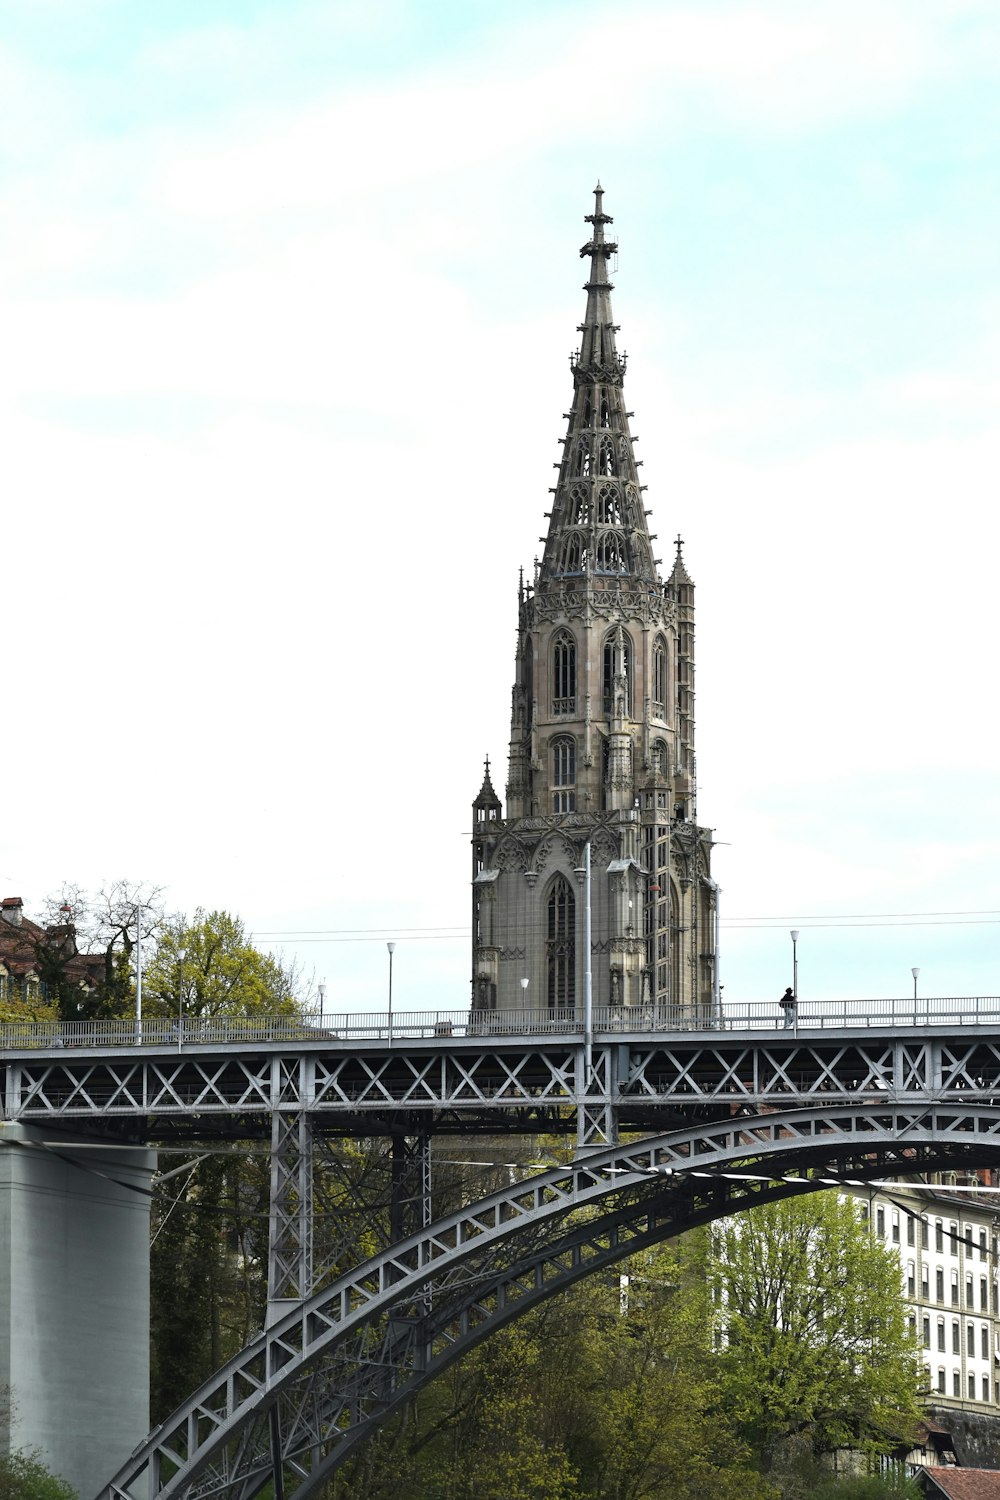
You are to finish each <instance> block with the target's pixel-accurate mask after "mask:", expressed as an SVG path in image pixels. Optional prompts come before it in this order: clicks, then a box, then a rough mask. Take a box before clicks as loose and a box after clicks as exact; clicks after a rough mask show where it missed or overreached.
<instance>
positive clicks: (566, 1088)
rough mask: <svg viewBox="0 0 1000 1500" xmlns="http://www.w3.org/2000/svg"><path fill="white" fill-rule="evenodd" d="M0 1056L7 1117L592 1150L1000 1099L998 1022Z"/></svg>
mask: <svg viewBox="0 0 1000 1500" xmlns="http://www.w3.org/2000/svg"><path fill="white" fill-rule="evenodd" d="M2 1068H3V1084H4V1095H3V1099H4V1117H5V1118H6V1119H8V1120H23V1121H25V1122H29V1121H30V1122H43V1121H51V1122H58V1121H81V1120H88V1121H91V1122H93V1121H96V1120H101V1121H104V1122H106V1123H113V1122H116V1121H117V1122H120V1123H121V1124H122V1125H125V1126H127V1127H128V1128H129V1129H130V1131H133V1132H136V1133H145V1132H146V1131H148V1130H150V1129H151V1128H152V1127H151V1122H152V1121H153V1120H154V1119H155V1122H156V1125H155V1129H156V1131H157V1133H158V1135H159V1138H160V1139H163V1138H164V1136H163V1132H164V1131H167V1130H170V1131H171V1132H172V1133H173V1134H174V1135H175V1136H184V1135H187V1136H188V1137H198V1136H204V1135H205V1134H206V1133H212V1132H214V1133H216V1134H229V1135H231V1136H245V1135H247V1134H256V1135H260V1134H261V1133H262V1132H263V1131H265V1130H266V1131H269V1130H270V1124H271V1118H272V1116H273V1115H274V1114H275V1112H277V1111H281V1112H285V1113H299V1112H303V1111H304V1112H306V1113H308V1114H309V1116H310V1118H311V1120H312V1122H313V1125H314V1128H319V1129H321V1130H323V1131H326V1132H329V1133H333V1134H337V1133H339V1134H343V1135H355V1136H361V1135H382V1134H384V1135H392V1134H393V1133H398V1132H399V1131H400V1130H401V1129H403V1130H404V1131H405V1133H407V1134H420V1133H439V1132H441V1131H446V1130H452V1131H456V1132H461V1131H465V1130H471V1129H482V1130H490V1131H494V1132H495V1131H499V1130H513V1131H515V1132H519V1133H522V1134H529V1133H535V1132H538V1131H543V1130H544V1131H551V1130H563V1131H575V1132H576V1134H577V1140H578V1143H579V1145H580V1146H586V1147H588V1148H589V1147H592V1146H594V1145H600V1144H607V1143H609V1142H613V1140H614V1139H615V1136H616V1134H617V1132H618V1131H620V1130H625V1129H646V1130H649V1129H655V1128H656V1127H657V1125H658V1124H659V1125H661V1126H662V1124H663V1122H664V1120H670V1121H671V1122H678V1123H679V1122H680V1120H681V1119H683V1117H684V1114H685V1112H686V1111H688V1110H690V1109H693V1108H699V1109H701V1108H703V1107H704V1106H711V1107H713V1108H717V1109H720V1110H728V1109H731V1108H733V1107H734V1106H735V1107H740V1108H748V1109H751V1110H754V1111H756V1110H759V1109H763V1108H784V1107H787V1106H788V1105H789V1104H792V1103H796V1102H798V1103H802V1104H807V1103H810V1102H816V1103H823V1104H837V1103H840V1102H845V1101H852V1100H855V1099H857V1098H858V1097H859V1096H860V1097H862V1098H869V1097H870V1098H872V1099H875V1098H878V1097H880V1096H881V1097H884V1098H890V1099H893V1100H905V1099H908V1098H911V1099H915V1100H916V1099H924V1100H927V1099H935V1100H938V1099H946V1098H954V1099H962V1100H976V1099H989V1098H996V1097H1000V1039H998V1036H997V1032H996V1031H994V1030H983V1031H976V1032H970V1031H969V1030H968V1029H962V1030H959V1031H954V1030H952V1031H949V1030H948V1029H946V1028H940V1029H938V1030H933V1031H928V1032H924V1033H920V1032H914V1031H912V1030H910V1031H909V1032H908V1033H899V1034H895V1035H894V1034H888V1035H883V1034H882V1033H880V1032H877V1031H874V1030H871V1029H869V1028H865V1029H864V1030H861V1031H859V1032H857V1033H856V1034H854V1035H850V1034H848V1033H846V1032H845V1031H843V1030H841V1031H839V1032H837V1033H820V1034H815V1035H812V1036H809V1037H803V1036H795V1035H793V1034H789V1033H781V1034H776V1033H773V1032H768V1033H765V1034H762V1035H759V1036H750V1035H742V1036H733V1035H727V1036H718V1035H715V1034H712V1033H698V1032H687V1033H673V1034H670V1035H663V1034H660V1033H646V1032H642V1033H634V1034H631V1035H621V1036H616V1037H614V1038H609V1037H598V1038H597V1039H595V1042H594V1046H593V1061H592V1066H591V1068H590V1070H589V1072H585V1049H584V1046H583V1044H582V1042H580V1041H578V1040H577V1041H567V1040H566V1039H564V1038H544V1039H539V1038H500V1039H492V1040H490V1041H488V1042H487V1041H484V1040H479V1041H471V1040H467V1041H456V1040H455V1039H454V1038H428V1039H426V1040H423V1041H411V1042H407V1043H405V1044H404V1043H395V1042H394V1043H393V1046H392V1048H391V1049H390V1048H389V1047H388V1044H381V1045H377V1044H373V1045H372V1046H370V1047H369V1048H367V1049H359V1048H357V1047H353V1046H350V1045H348V1044H346V1043H344V1042H342V1041H340V1040H330V1039H326V1040H324V1041H322V1042H313V1041H311V1042H308V1043H305V1042H302V1041H300V1040H296V1041H291V1042H283V1043H277V1042H275V1043H269V1044H266V1045H264V1044H258V1045H256V1046H253V1047H250V1046H239V1047H236V1046H233V1047H216V1048H215V1049H214V1050H211V1049H201V1050H199V1051H198V1052H197V1053H196V1054H192V1055H188V1054H185V1053H178V1052H177V1050H176V1049H174V1050H173V1051H167V1052H163V1053H159V1052H156V1051H155V1050H153V1049H150V1050H148V1051H147V1050H146V1049H143V1051H142V1053H141V1054H137V1053H136V1052H135V1050H132V1051H130V1052H118V1053H116V1052H103V1053H86V1052H83V1051H79V1052H75V1051H69V1050H66V1051H62V1052H60V1053H57V1054H37V1053H36V1054H34V1055H19V1056H17V1057H12V1056H8V1057H7V1058H5V1059H3V1060H2ZM401 1121H405V1122H409V1123H405V1124H401ZM417 1122H419V1123H417Z"/></svg>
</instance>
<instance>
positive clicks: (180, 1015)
mask: <svg viewBox="0 0 1000 1500" xmlns="http://www.w3.org/2000/svg"><path fill="white" fill-rule="evenodd" d="M183 1041H184V949H183V948H178V950H177V1050H178V1052H179V1051H180V1050H181V1045H182V1043H183Z"/></svg>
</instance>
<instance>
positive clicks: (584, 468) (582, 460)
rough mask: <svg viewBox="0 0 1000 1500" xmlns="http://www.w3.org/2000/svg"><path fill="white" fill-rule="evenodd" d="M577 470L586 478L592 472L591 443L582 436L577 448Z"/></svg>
mask: <svg viewBox="0 0 1000 1500" xmlns="http://www.w3.org/2000/svg"><path fill="white" fill-rule="evenodd" d="M576 472H577V473H578V474H582V475H583V476H584V477H585V478H586V477H588V476H589V474H590V443H589V441H588V440H587V439H586V438H581V439H580V442H579V444H578V446H577V450H576Z"/></svg>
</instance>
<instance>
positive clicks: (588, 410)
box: [583, 396, 594, 427]
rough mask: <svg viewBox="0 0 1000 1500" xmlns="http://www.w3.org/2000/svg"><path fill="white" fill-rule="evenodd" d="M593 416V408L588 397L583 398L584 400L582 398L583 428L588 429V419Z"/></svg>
mask: <svg viewBox="0 0 1000 1500" xmlns="http://www.w3.org/2000/svg"><path fill="white" fill-rule="evenodd" d="M593 415H594V408H593V406H592V405H591V400H590V397H589V396H584V398H583V425H584V427H589V426H590V419H591V417H592V416H593Z"/></svg>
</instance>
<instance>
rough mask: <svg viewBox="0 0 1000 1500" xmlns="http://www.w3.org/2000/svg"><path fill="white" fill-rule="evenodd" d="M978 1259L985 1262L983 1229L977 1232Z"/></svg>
mask: <svg viewBox="0 0 1000 1500" xmlns="http://www.w3.org/2000/svg"><path fill="white" fill-rule="evenodd" d="M979 1259H980V1260H985V1259H986V1230H985V1229H981V1230H980V1231H979Z"/></svg>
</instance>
